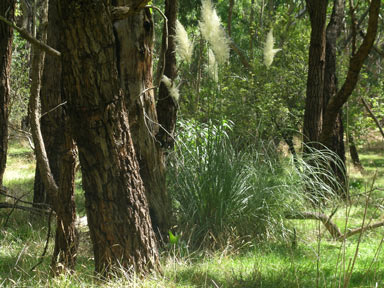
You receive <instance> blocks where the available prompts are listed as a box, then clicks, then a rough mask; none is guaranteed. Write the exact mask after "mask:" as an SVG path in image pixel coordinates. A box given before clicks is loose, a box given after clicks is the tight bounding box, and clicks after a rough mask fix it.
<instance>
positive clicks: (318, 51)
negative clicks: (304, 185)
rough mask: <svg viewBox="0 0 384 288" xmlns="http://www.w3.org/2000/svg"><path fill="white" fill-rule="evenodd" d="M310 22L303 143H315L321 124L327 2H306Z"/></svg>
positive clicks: (323, 0)
mask: <svg viewBox="0 0 384 288" xmlns="http://www.w3.org/2000/svg"><path fill="white" fill-rule="evenodd" d="M306 2H307V9H308V13H309V18H310V21H311V29H312V32H311V42H310V44H309V60H308V78H307V95H306V98H305V112H304V127H303V134H304V142H305V143H309V142H317V141H319V136H320V133H321V126H322V123H323V90H324V68H325V43H326V42H325V39H326V38H325V35H326V33H325V32H326V17H327V4H328V0H307V1H306Z"/></svg>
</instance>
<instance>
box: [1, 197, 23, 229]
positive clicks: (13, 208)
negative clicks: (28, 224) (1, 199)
mask: <svg viewBox="0 0 384 288" xmlns="http://www.w3.org/2000/svg"><path fill="white" fill-rule="evenodd" d="M28 193H29V192H27V193H24V194H23V195H21V196H20V197H19V198H17V199H16V201H15V203H14V204H13V207H12V208H11V211H10V212H9V213H8V215H7V219H6V220H5V223H4V227H6V226H7V225H8V221H9V217H11V215H12V213H13V211H15V209H16V208H15V207H16V206H17V203H18V202H19V201H20V199H21V198H23V197H24V196H25V195H27V194H28ZM4 204H8V203H4Z"/></svg>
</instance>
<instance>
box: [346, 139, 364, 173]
mask: <svg viewBox="0 0 384 288" xmlns="http://www.w3.org/2000/svg"><path fill="white" fill-rule="evenodd" d="M348 142H349V154H350V155H351V159H352V163H353V166H355V167H356V168H358V169H359V170H363V165H361V162H360V157H359V152H358V151H357V147H356V144H355V139H354V138H353V136H352V135H351V134H349V137H348Z"/></svg>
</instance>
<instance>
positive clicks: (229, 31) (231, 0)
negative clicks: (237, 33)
mask: <svg viewBox="0 0 384 288" xmlns="http://www.w3.org/2000/svg"><path fill="white" fill-rule="evenodd" d="M234 5H235V0H229V8H228V23H227V34H228V36H229V38H231V37H232V14H233V6H234Z"/></svg>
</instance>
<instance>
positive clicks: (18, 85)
mask: <svg viewBox="0 0 384 288" xmlns="http://www.w3.org/2000/svg"><path fill="white" fill-rule="evenodd" d="M12 49H13V51H12V63H11V100H10V105H9V107H10V115H9V121H10V122H11V123H12V124H14V125H17V126H19V125H20V122H21V119H22V117H23V116H26V115H27V110H28V98H29V85H30V83H29V69H28V67H29V44H27V41H26V40H24V39H23V38H21V37H20V35H19V34H18V33H17V32H16V31H15V33H14V39H13V47H12Z"/></svg>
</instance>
